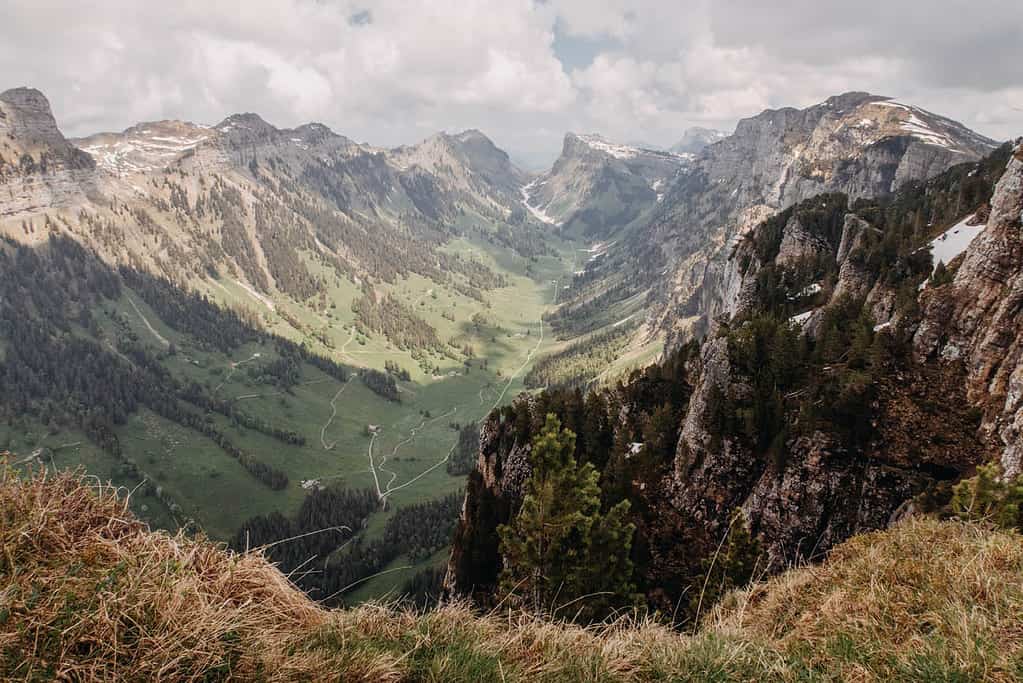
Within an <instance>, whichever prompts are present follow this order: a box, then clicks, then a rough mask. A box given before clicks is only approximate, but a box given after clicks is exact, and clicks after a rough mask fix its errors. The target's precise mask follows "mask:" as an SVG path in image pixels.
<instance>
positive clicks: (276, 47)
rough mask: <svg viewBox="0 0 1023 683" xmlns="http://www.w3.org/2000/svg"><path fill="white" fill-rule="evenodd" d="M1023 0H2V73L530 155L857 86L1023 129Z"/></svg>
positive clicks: (105, 99) (116, 124) (207, 111)
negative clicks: (575, 136) (437, 135)
mask: <svg viewBox="0 0 1023 683" xmlns="http://www.w3.org/2000/svg"><path fill="white" fill-rule="evenodd" d="M1021 25H1023V5H1021V4H1020V3H1019V2H1018V0H985V2H983V3H976V2H975V0H972V1H971V2H966V1H965V0H929V1H928V0H900V1H899V2H891V1H890V0H887V1H885V2H880V1H879V0H864V2H860V3H821V2H819V1H816V0H783V2H780V3H758V2H752V0H716V1H714V2H711V1H710V0H694V1H691V2H666V1H663V0H661V1H658V0H606V1H605V2H600V3H594V2H592V0H503V1H500V2H498V1H497V0H492V1H490V2H487V1H485V0H463V1H462V2H458V3H438V2H430V1H428V0H360V1H358V2H354V1H352V0H277V1H274V2H270V1H259V0H253V1H252V2H249V3H247V4H246V5H245V7H244V11H239V8H238V5H236V4H232V3H217V2H209V1H208V0H202V1H199V0H182V1H180V2H173V3H159V4H157V3H138V2H133V1H129V0H98V1H97V2H95V3H88V4H86V3H73V2H70V1H69V0H65V1H63V2H60V1H56V0H37V1H36V2H33V3H28V2H22V3H17V6H15V7H8V8H5V17H4V22H3V24H2V25H0V88H5V87H14V86H17V85H32V86H35V87H38V88H40V89H42V90H43V91H44V92H46V93H47V95H48V96H49V97H50V99H51V101H52V102H53V105H54V110H55V112H56V113H57V115H58V118H59V120H60V122H61V125H62V127H63V128H64V129H65V130H66V131H67V132H68V133H69V134H72V135H82V134H87V133H91V132H94V131H96V130H100V129H108V130H109V129H121V128H125V127H127V126H129V125H132V124H133V123H136V122H138V121H140V120H152V119H159V118H186V119H191V120H196V121H201V122H206V123H213V122H216V121H218V120H220V119H221V118H223V117H225V116H227V115H229V114H231V113H234V112H237V111H255V112H258V113H260V114H261V115H262V116H264V117H265V118H266V119H267V120H269V121H271V122H272V123H275V124H277V125H282V126H291V125H297V124H299V123H302V122H305V121H308V120H318V121H321V122H323V123H326V124H328V125H330V126H331V127H333V128H334V129H336V130H338V131H339V132H342V133H345V134H347V135H350V136H352V137H354V138H356V139H359V140H368V141H371V142H374V143H377V144H384V145H393V144H399V143H406V142H412V141H415V140H416V139H419V138H422V137H425V136H426V135H429V134H430V133H432V132H434V131H435V130H437V129H446V130H455V129H461V128H467V127H478V128H480V129H482V130H484V131H486V132H487V133H488V134H490V135H491V136H492V137H494V138H495V140H496V141H497V142H498V143H499V144H502V145H504V146H506V147H507V148H509V149H510V150H511V151H512V152H515V153H518V154H519V155H520V156H522V157H525V158H526V159H527V160H529V161H531V162H534V163H536V162H539V161H540V160H541V159H549V158H550V157H552V156H553V155H554V154H556V153H557V151H558V149H559V148H560V140H561V137H562V134H563V132H564V131H566V130H577V131H578V130H585V131H599V132H603V133H605V134H607V135H609V136H611V137H614V138H619V139H622V140H635V139H644V140H648V141H652V142H657V143H661V144H665V145H667V144H670V143H671V142H672V141H673V140H674V139H676V138H678V137H679V136H680V135H681V133H682V131H683V130H684V129H685V128H686V127H688V126H689V125H693V124H704V125H714V126H718V127H725V128H728V127H731V126H733V125H734V124H735V122H736V120H737V119H739V118H741V117H744V116H749V115H752V114H755V113H757V112H758V111H760V110H761V109H764V108H767V107H777V106H789V105H791V106H806V105H809V104H812V103H814V102H818V101H821V100H823V99H824V98H826V97H828V96H829V95H832V94H835V93H838V92H842V91H845V90H852V89H856V90H871V91H874V92H879V93H882V94H889V95H893V96H897V97H899V98H901V99H904V100H906V101H910V102H913V103H915V104H919V105H921V106H924V107H926V108H928V109H931V110H934V111H937V112H940V113H944V114H948V115H950V116H952V117H954V118H959V119H961V120H963V121H964V123H966V124H968V125H971V126H974V127H976V128H978V129H979V130H980V131H981V132H984V133H987V134H989V135H992V136H995V137H1003V138H1004V137H1009V136H1011V135H1016V134H1020V133H1023V112H1020V111H1019V109H1020V108H1023V99H1021V95H1023V72H1021V71H1020V69H1019V64H1021V63H1023V41H1020V40H1019V39H1018V35H1017V33H1018V28H1019V27H1020V26H1021Z"/></svg>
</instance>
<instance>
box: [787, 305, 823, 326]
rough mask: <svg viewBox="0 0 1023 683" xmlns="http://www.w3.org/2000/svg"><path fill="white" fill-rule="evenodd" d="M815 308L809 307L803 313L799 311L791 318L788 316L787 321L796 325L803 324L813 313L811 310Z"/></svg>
mask: <svg viewBox="0 0 1023 683" xmlns="http://www.w3.org/2000/svg"><path fill="white" fill-rule="evenodd" d="M815 310H817V309H815V308H811V309H810V310H809V311H806V312H805V313H799V314H797V315H794V316H792V317H791V318H789V322H792V323H796V324H797V325H805V324H806V321H807V320H809V319H810V316H811V315H813V312H814V311H815Z"/></svg>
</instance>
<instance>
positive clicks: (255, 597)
mask: <svg viewBox="0 0 1023 683" xmlns="http://www.w3.org/2000/svg"><path fill="white" fill-rule="evenodd" d="M1021 615H1023V542H1021V539H1020V537H1019V536H1018V535H1014V534H1008V533H1002V532H993V531H988V530H984V529H981V528H978V527H975V526H969V525H965V524H956V523H939V522H934V521H926V520H921V521H914V522H910V523H908V524H905V525H902V526H900V527H898V528H896V529H893V530H891V531H888V532H884V533H877V534H869V535H865V536H861V537H858V538H856V539H854V540H852V541H850V542H849V543H846V544H845V545H843V546H841V547H840V548H839V549H837V550H836V551H835V552H834V553H833V554H832V556H831V557H830V558H829V560H828V561H827V562H826V563H825V564H824V565H822V566H820V567H813V568H803V569H797V570H793V571H790V572H788V573H786V574H784V575H782V576H780V577H778V578H776V579H773V580H771V581H768V582H766V583H764V584H760V585H757V586H754V587H752V588H750V589H748V590H746V591H742V592H738V593H734V594H732V595H730V596H729V597H728V598H727V599H726V600H725V602H724V603H723V604H722V605H720V606H719V607H718V608H717V609H716V610H715V611H714V612H713V613H712V614H711V615H710V616H709V617H708V619H707V620H706V623H705V624H704V626H703V628H702V630H701V631H700V632H699V633H697V634H695V635H680V634H678V633H676V632H674V631H671V630H669V629H666V628H663V627H661V626H658V625H656V624H654V623H652V622H649V621H644V622H628V621H623V622H619V623H617V624H613V625H610V626H605V627H602V628H593V629H582V628H578V627H574V626H567V625H559V624H553V623H550V622H545V621H542V620H538V619H535V618H532V617H529V616H527V615H523V614H520V613H494V614H490V615H486V616H478V615H476V614H474V613H473V612H472V611H470V610H469V609H467V608H466V607H464V606H460V605H450V606H446V607H444V608H442V609H440V610H437V611H435V612H431V613H428V614H415V613H412V612H407V611H400V610H395V609H391V608H388V607H384V606H377V605H364V606H361V607H359V608H356V609H352V610H346V611H328V610H324V609H321V608H320V607H318V606H317V605H315V604H314V603H312V602H310V601H309V600H308V599H307V598H306V597H305V596H304V595H303V594H302V593H300V592H299V591H297V590H296V589H294V588H293V587H292V586H291V585H290V583H288V581H287V579H286V578H285V577H283V576H282V575H281V574H280V573H279V572H278V571H277V570H276V569H275V568H273V567H272V566H271V565H269V564H268V563H267V562H266V561H265V560H263V558H262V557H260V556H259V555H256V554H249V555H233V554H229V553H226V552H224V551H223V550H221V549H220V548H219V547H217V546H215V545H213V544H210V543H207V542H204V541H196V540H192V539H188V538H186V537H183V536H169V535H167V534H164V533H154V532H150V531H149V530H148V529H147V527H145V526H144V525H143V524H141V523H140V522H138V521H136V520H135V519H134V518H133V517H132V516H131V515H130V513H129V512H128V511H127V509H126V507H125V504H124V502H123V501H122V500H118V499H117V497H116V496H115V495H114V492H113V491H112V490H111V489H107V488H103V487H96V486H93V485H90V482H89V481H88V480H82V479H79V478H76V477H74V476H72V475H59V476H57V477H54V478H50V479H45V480H44V479H39V478H37V479H32V480H25V479H20V478H16V477H14V476H12V475H10V474H9V473H8V474H0V679H3V680H9V679H10V680H46V679H50V678H54V677H58V678H61V679H70V680H211V681H212V680H229V679H231V680H344V681H691V680H695V681H763V680H782V681H816V680H860V681H870V680H917V681H958V680H962V681H974V680H992V681H1010V680H1017V679H1019V678H1023V617H1021Z"/></svg>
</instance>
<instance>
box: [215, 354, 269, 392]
mask: <svg viewBox="0 0 1023 683" xmlns="http://www.w3.org/2000/svg"><path fill="white" fill-rule="evenodd" d="M262 355H263V354H261V353H254V354H252V355H251V356H249V357H248V358H246V359H245V360H240V361H238V362H237V363H229V364H228V365H229V366H230V368H231V369H230V370H229V371H228V373H227V376H226V377H224V379H223V381H221V382H220V384H218V385H217V386H216V387H214V388H213V395H214V396H216V395H217V392H218V391H220V390H221V388H222V387H223V386H224V385H225V384H227V383H228V382H230V381H231V378H232V377H234V373H236V372H237V371H238V366H239V365H244V364H245V363H248V362H250V361H254V360H256V359H257V358H260V357H261V356H262Z"/></svg>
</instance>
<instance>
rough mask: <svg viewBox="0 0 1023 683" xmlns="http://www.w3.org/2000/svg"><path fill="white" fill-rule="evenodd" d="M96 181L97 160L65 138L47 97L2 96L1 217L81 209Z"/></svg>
mask: <svg viewBox="0 0 1023 683" xmlns="http://www.w3.org/2000/svg"><path fill="white" fill-rule="evenodd" d="M94 181H95V163H94V162H93V160H92V157H90V156H89V155H88V154H85V153H84V152H82V151H81V150H79V149H78V148H76V147H75V146H74V145H72V144H71V143H70V142H68V141H67V140H66V139H65V138H64V136H63V135H62V134H61V132H60V130H59V129H58V128H57V123H56V121H55V120H54V118H53V112H52V111H51V110H50V103H49V102H48V101H47V99H46V98H45V97H44V96H43V94H42V93H41V92H39V91H38V90H33V89H30V88H17V89H14V90H7V91H5V92H3V93H0V217H16V216H23V215H27V214H30V213H32V212H34V211H37V210H40V209H44V208H47V207H70V206H74V205H76V204H80V203H82V202H84V201H85V200H86V195H87V194H89V193H91V192H93V191H94V189H95V183H94Z"/></svg>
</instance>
